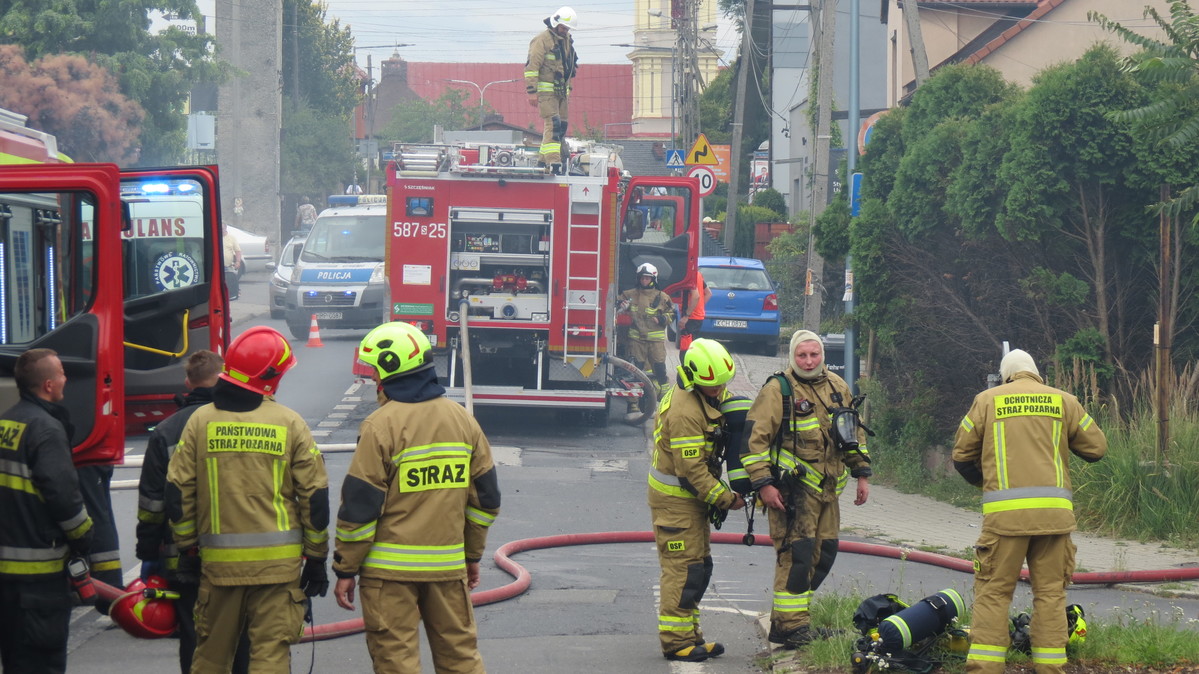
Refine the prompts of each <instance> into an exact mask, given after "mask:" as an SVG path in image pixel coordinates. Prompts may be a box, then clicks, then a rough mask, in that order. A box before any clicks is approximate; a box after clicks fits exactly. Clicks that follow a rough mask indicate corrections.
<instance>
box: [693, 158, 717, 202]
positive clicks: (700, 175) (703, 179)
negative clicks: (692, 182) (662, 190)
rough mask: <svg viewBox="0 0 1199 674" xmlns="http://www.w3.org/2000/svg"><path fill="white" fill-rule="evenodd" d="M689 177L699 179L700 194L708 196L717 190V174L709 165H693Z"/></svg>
mask: <svg viewBox="0 0 1199 674" xmlns="http://www.w3.org/2000/svg"><path fill="white" fill-rule="evenodd" d="M687 177H688V178H695V179H696V180H698V181H699V196H701V197H706V196H709V195H710V194H712V193H713V192H715V191H716V174H715V173H714V172H713V171H712V169H710V168H708V167H707V166H692V167H691V168H689V169H687Z"/></svg>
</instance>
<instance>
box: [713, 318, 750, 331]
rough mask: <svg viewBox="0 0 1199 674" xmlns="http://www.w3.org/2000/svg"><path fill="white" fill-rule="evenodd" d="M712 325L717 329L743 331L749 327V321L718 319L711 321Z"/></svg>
mask: <svg viewBox="0 0 1199 674" xmlns="http://www.w3.org/2000/svg"><path fill="white" fill-rule="evenodd" d="M712 325H713V327H717V328H741V329H742V330H744V329H745V328H748V327H749V321H730V320H725V319H719V318H718V319H716V320H715V321H712Z"/></svg>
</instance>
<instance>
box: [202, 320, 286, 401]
mask: <svg viewBox="0 0 1199 674" xmlns="http://www.w3.org/2000/svg"><path fill="white" fill-rule="evenodd" d="M295 364H296V354H295V352H293V351H292V350H291V344H290V343H289V342H288V341H287V338H285V337H284V336H283V335H281V334H280V333H279V331H278V330H275V329H273V328H268V327H266V326H265V325H259V326H255V327H252V328H250V329H249V330H246V331H245V332H243V333H241V334H240V335H238V336H237V338H236V339H234V340H233V342H232V343H231V344H230V345H229V350H228V351H227V352H226V353H225V371H224V372H222V373H221V377H220V378H221V379H223V380H225V381H227V382H229V383H231V384H234V385H237V386H240V387H241V388H244V389H246V390H249V391H253V392H255V393H261V394H262V395H274V394H275V393H277V392H278V390H279V379H280V378H281V377H282V376H283V375H284V374H285V373H286V372H287V371H288V370H290V369H291V368H292V367H294V366H295Z"/></svg>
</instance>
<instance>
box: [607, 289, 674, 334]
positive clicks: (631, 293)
mask: <svg viewBox="0 0 1199 674" xmlns="http://www.w3.org/2000/svg"><path fill="white" fill-rule="evenodd" d="M620 299H621V300H623V301H625V302H627V303H628V305H627V308H626V311H628V312H629V314H630V315H631V316H632V318H633V324H632V325H631V326H629V338H630V339H640V340H642V341H645V342H664V341H666V324H667V323H669V322H670V319H671V318H672V317H673V316H674V302H672V301H671V300H670V295H667V294H666V293H664V292H662V291H661V290H658V289H657V288H656V287H650V288H641V287H637V288H629V289H628V290H626V291H624V292H623V293H621V294H620Z"/></svg>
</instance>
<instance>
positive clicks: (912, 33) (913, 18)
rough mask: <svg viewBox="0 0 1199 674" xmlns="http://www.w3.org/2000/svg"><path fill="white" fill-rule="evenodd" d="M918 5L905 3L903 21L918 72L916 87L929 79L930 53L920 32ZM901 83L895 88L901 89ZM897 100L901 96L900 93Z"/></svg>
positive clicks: (913, 65) (914, 66)
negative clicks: (925, 48) (925, 47)
mask: <svg viewBox="0 0 1199 674" xmlns="http://www.w3.org/2000/svg"><path fill="white" fill-rule="evenodd" d="M917 4H918V3H915V2H905V3H903V20H904V23H906V24H907V28H908V49H909V50H910V51H911V52H912V67H913V68H914V69H915V71H916V86H917V87H920V85H922V84H924V82H925V81H926V80H927V79H928V53H927V52H926V51H925V50H924V33H923V32H921V30H920V8H919V7H917ZM899 84H900V83H899V82H896V83H895V86H896V87H897V88H898V87H899ZM895 98H896V99H899V98H900V96H899V94H898V92H896V95H895Z"/></svg>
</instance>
